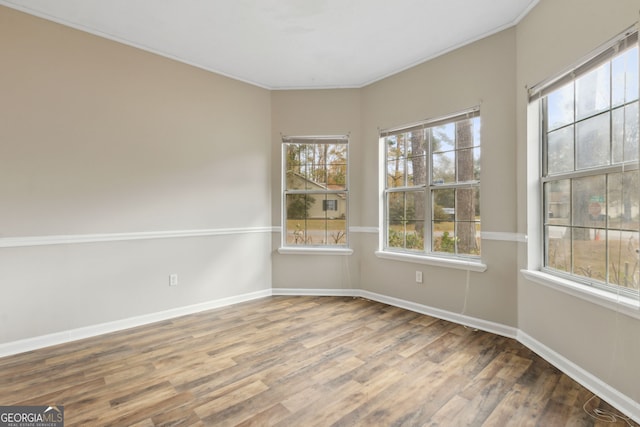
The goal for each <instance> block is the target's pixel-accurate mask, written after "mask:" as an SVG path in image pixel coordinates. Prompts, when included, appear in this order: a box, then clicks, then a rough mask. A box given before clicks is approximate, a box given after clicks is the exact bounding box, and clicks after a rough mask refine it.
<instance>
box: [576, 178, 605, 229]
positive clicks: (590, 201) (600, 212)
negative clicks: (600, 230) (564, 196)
mask: <svg viewBox="0 0 640 427" xmlns="http://www.w3.org/2000/svg"><path fill="white" fill-rule="evenodd" d="M572 184H573V204H572V207H573V225H574V226H581V227H594V226H595V227H600V226H604V224H603V223H604V220H605V214H606V184H605V176H604V175H597V176H590V177H586V178H578V179H574V180H573V181H572ZM574 238H576V237H575V236H574ZM585 238H586V237H585Z"/></svg>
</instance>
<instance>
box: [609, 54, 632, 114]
mask: <svg viewBox="0 0 640 427" xmlns="http://www.w3.org/2000/svg"><path fill="white" fill-rule="evenodd" d="M611 67H612V82H611V84H612V88H613V89H612V93H611V97H612V102H613V105H614V106H617V105H620V104H624V103H626V102H630V101H633V100H635V99H638V48H637V47H635V48H633V49H629V50H627V51H625V52H623V53H622V54H621V55H620V56H618V57H616V58H614V59H613V61H612V63H611Z"/></svg>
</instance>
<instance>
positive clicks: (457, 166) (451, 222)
mask: <svg viewBox="0 0 640 427" xmlns="http://www.w3.org/2000/svg"><path fill="white" fill-rule="evenodd" d="M380 137H381V138H380V139H381V144H382V145H383V146H384V168H385V188H384V194H383V203H384V209H383V215H384V225H383V228H384V230H383V250H386V251H393V252H407V253H411V254H424V255H441V256H449V257H450V256H453V257H471V258H479V256H480V238H479V236H480V211H479V194H480V191H479V189H480V115H479V110H478V109H477V108H476V109H472V110H469V111H466V112H463V113H460V114H457V115H453V116H450V117H447V118H444V119H438V120H434V121H428V122H424V123H422V124H419V125H413V126H407V127H406V128H400V129H398V130H393V131H383V132H381V134H380Z"/></svg>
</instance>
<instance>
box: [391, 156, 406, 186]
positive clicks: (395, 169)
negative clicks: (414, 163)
mask: <svg viewBox="0 0 640 427" xmlns="http://www.w3.org/2000/svg"><path fill="white" fill-rule="evenodd" d="M405 177H406V174H405V159H404V158H400V157H396V158H395V159H393V160H390V161H388V162H387V187H389V188H393V187H403V186H404V185H405Z"/></svg>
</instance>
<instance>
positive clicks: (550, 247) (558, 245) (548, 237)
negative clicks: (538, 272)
mask: <svg viewBox="0 0 640 427" xmlns="http://www.w3.org/2000/svg"><path fill="white" fill-rule="evenodd" d="M545 241H546V250H545V265H546V266H547V267H549V268H553V269H555V270H560V271H566V272H569V271H571V229H570V228H569V227H557V226H548V227H545Z"/></svg>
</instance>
